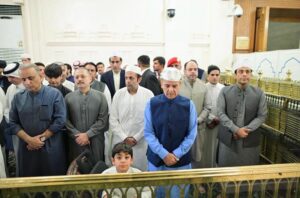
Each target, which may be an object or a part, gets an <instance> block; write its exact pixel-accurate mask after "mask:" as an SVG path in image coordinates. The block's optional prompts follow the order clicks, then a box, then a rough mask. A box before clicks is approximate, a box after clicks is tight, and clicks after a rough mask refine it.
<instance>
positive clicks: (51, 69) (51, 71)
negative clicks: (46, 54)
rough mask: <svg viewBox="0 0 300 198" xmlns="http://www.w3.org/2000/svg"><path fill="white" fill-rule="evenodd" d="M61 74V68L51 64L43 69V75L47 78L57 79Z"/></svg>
mask: <svg viewBox="0 0 300 198" xmlns="http://www.w3.org/2000/svg"><path fill="white" fill-rule="evenodd" d="M61 74H62V69H61V66H60V65H58V64H56V63H52V64H50V65H48V66H47V67H46V68H45V75H46V76H47V77H48V78H58V77H59V76H61Z"/></svg>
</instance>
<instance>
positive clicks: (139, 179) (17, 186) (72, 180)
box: [0, 163, 300, 198]
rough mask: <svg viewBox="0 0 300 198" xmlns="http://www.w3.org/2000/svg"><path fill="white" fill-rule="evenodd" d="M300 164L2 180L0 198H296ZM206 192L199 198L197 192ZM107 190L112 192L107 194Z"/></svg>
mask: <svg viewBox="0 0 300 198" xmlns="http://www.w3.org/2000/svg"><path fill="white" fill-rule="evenodd" d="M299 178H300V164H299V163H295V164H276V165H260V166H244V167H229V168H213V169H193V170H182V171H161V172H145V173H135V174H112V175H101V174H98V175H96V174H95V175H71V176H56V177H28V178H9V179H0V193H1V194H0V196H1V197H100V196H101V192H103V191H104V192H107V194H108V197H110V195H111V194H110V192H112V191H113V190H120V192H122V194H123V197H128V196H126V193H127V192H128V191H130V190H131V191H132V190H133V191H135V192H136V194H137V197H144V196H143V194H142V191H144V189H146V188H148V189H150V190H149V192H150V193H149V194H148V195H149V197H155V196H156V192H155V189H156V187H157V186H163V187H165V188H166V189H167V194H166V197H170V194H169V190H170V188H172V187H174V186H179V188H180V189H181V190H180V194H178V197H184V191H185V189H187V188H189V195H188V196H187V197H199V196H200V197H201V195H202V196H203V197H222V198H223V197H236V198H237V197H249V198H250V197H261V198H264V197H272V198H277V197H284V198H289V197H295V198H299V197H300V183H299ZM200 188H202V189H205V192H202V194H201V193H200V191H199V190H198V189H200ZM108 189H110V190H108Z"/></svg>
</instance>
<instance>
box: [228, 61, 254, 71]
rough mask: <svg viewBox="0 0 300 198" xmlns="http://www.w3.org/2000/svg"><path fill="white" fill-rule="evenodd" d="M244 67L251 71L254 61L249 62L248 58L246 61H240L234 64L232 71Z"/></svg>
mask: <svg viewBox="0 0 300 198" xmlns="http://www.w3.org/2000/svg"><path fill="white" fill-rule="evenodd" d="M242 67H247V68H249V69H251V68H252V67H253V64H252V61H251V60H249V59H248V58H246V59H238V60H236V61H235V62H234V64H233V66H232V69H233V71H235V70H237V69H239V68H242Z"/></svg>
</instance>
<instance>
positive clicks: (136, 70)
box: [125, 65, 142, 76]
mask: <svg viewBox="0 0 300 198" xmlns="http://www.w3.org/2000/svg"><path fill="white" fill-rule="evenodd" d="M129 71H131V72H134V73H136V74H138V75H140V76H141V75H142V70H141V68H139V67H138V66H133V65H128V66H127V67H126V70H125V72H129Z"/></svg>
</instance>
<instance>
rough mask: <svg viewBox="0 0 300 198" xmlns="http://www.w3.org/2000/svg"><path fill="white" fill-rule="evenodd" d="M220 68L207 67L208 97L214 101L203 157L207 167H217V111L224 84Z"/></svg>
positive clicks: (208, 122) (207, 124) (207, 121)
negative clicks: (221, 82)
mask: <svg viewBox="0 0 300 198" xmlns="http://www.w3.org/2000/svg"><path fill="white" fill-rule="evenodd" d="M219 80H220V69H219V67H217V66H215V65H210V66H209V67H208V69H207V81H208V82H207V83H206V86H207V98H208V100H209V101H211V103H212V108H211V112H210V113H209V116H208V118H207V120H206V130H205V134H206V140H205V142H204V148H205V151H204V152H203V159H204V161H205V164H206V167H208V168H212V167H216V154H217V145H218V138H217V136H218V129H219V122H220V120H219V118H218V112H217V99H218V96H219V93H220V91H221V89H222V88H223V87H224V85H222V84H220V83H219Z"/></svg>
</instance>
